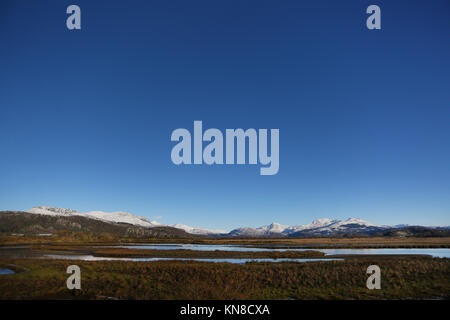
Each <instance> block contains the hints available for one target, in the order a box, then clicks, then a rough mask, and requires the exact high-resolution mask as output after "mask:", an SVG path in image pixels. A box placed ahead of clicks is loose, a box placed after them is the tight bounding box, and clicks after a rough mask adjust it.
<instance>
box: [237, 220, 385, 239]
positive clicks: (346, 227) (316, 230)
mask: <svg viewBox="0 0 450 320" xmlns="http://www.w3.org/2000/svg"><path fill="white" fill-rule="evenodd" d="M381 228H382V227H378V226H376V225H374V224H372V223H370V222H367V221H364V220H362V219H357V218H349V219H347V220H345V221H341V220H330V219H327V218H323V219H317V220H314V221H313V222H311V223H309V224H306V225H296V226H283V225H281V224H278V223H271V224H270V225H267V226H262V227H259V228H238V229H234V230H232V231H231V232H230V233H229V234H230V235H233V236H251V237H255V236H269V235H272V236H273V235H276V234H278V235H296V234H297V235H299V234H300V233H303V234H330V233H335V232H350V231H351V232H355V231H365V230H366V231H372V230H375V229H381Z"/></svg>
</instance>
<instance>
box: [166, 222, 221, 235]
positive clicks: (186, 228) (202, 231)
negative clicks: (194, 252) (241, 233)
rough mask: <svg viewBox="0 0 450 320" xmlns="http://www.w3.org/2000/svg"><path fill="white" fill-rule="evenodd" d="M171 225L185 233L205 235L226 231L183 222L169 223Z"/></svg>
mask: <svg viewBox="0 0 450 320" xmlns="http://www.w3.org/2000/svg"><path fill="white" fill-rule="evenodd" d="M170 226H171V227H174V228H177V229H182V230H184V231H186V232H187V233H191V234H201V235H207V234H225V233H227V231H224V230H217V229H204V228H196V227H190V226H187V225H185V224H180V223H177V224H171V225H170Z"/></svg>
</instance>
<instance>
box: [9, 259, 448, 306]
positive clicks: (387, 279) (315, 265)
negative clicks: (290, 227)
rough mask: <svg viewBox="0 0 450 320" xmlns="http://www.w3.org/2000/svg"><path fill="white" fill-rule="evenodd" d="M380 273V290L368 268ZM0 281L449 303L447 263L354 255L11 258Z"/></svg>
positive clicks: (90, 295) (55, 291)
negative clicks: (224, 259) (223, 259)
mask: <svg viewBox="0 0 450 320" xmlns="http://www.w3.org/2000/svg"><path fill="white" fill-rule="evenodd" d="M71 264H77V265H79V266H80V268H81V275H82V289H81V290H75V291H70V290H68V289H67V288H66V279H67V277H68V276H69V275H68V274H67V273H66V268H67V267H68V266H69V265H71ZM371 264H377V265H379V266H380V268H381V272H382V277H381V279H382V280H381V286H382V289H381V290H368V289H367V288H366V280H367V277H368V276H367V275H366V269H367V267H368V266H369V265H371ZM8 265H14V267H13V268H15V269H16V270H17V271H21V270H22V271H25V272H22V273H18V274H13V275H0V298H1V299H72V298H80V299H103V298H106V297H114V298H118V299H435V298H438V299H449V294H450V259H440V258H429V257H428V258H427V257H395V258H393V257H387V256H385V257H359V258H355V259H348V260H346V261H327V262H308V263H291V262H289V263H285V262H282V263H253V262H252V263H247V264H244V265H237V264H228V263H208V262H194V261H192V262H178V261H164V262H161V261H159V262H139V263H136V262H128V261H62V260H36V259H35V260H32V259H15V260H8V261H2V262H1V263H0V267H2V266H3V267H5V266H8Z"/></svg>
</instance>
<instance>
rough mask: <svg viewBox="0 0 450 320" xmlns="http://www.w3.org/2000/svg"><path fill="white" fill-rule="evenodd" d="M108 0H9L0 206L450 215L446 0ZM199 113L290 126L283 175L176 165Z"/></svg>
mask: <svg viewBox="0 0 450 320" xmlns="http://www.w3.org/2000/svg"><path fill="white" fill-rule="evenodd" d="M110 2H111V1H84V0H76V1H9V0H6V1H2V3H1V4H0V39H1V44H0V46H1V47H0V48H1V50H0V152H1V157H0V203H1V206H0V209H1V210H7V209H8V210H9V209H12V210H25V209H28V208H30V207H32V206H37V205H51V206H57V207H65V208H73V209H77V210H80V211H89V210H104V211H117V210H122V211H128V212H131V213H134V214H138V215H143V216H147V217H150V218H151V217H156V216H158V217H159V216H162V218H159V221H160V222H163V223H168V224H169V223H185V224H189V225H195V226H202V227H214V228H222V229H231V228H234V227H238V226H243V225H245V226H260V225H263V224H268V223H270V222H272V221H277V222H279V223H282V224H305V223H308V222H310V221H311V220H313V219H316V218H321V217H330V218H336V219H345V218H348V217H360V218H363V219H366V220H368V221H371V222H373V223H377V224H397V223H409V224H424V225H448V224H450V196H449V195H450V170H449V163H450V142H449V141H450V125H449V123H450V76H449V75H450V42H449V36H450V3H449V2H448V1H447V0H436V1H425V0H423V1H422V0H421V1H398V0H396V1H376V2H372V1H356V0H355V1H331V0H330V1H304V2H303V1H265V0H262V1H261V0H258V1H253V0H252V1H237V0H226V1H225V0H220V1H219V0H214V1H211V0H208V1H206V0H205V1H197V0H193V1H181V0H180V1H178V0H175V1H162V0H161V1H136V0H132V1H117V2H114V3H110ZM70 4H77V5H79V6H80V7H81V11H82V30H80V31H69V30H67V28H66V24H65V20H66V17H67V14H66V13H65V11H66V7H67V6H68V5H70ZM370 4H377V5H379V6H380V7H381V14H382V29H381V30H377V31H369V30H367V28H366V26H365V20H366V17H367V15H366V14H365V9H366V8H367V6H368V5H370ZM194 120H202V121H203V127H204V128H205V129H206V128H219V129H221V130H222V131H223V132H224V131H225V129H226V128H244V129H247V128H267V129H270V128H279V129H280V171H279V173H278V174H277V175H274V176H261V175H259V167H260V166H259V165H245V166H230V165H222V166H217V165H216V166H207V165H201V166H194V165H190V166H186V165H185V166H176V165H174V164H173V163H172V162H171V159H170V151H171V148H172V147H173V145H174V143H173V142H171V141H170V135H171V133H172V131H173V130H174V129H176V128H187V129H189V130H191V132H192V130H193V129H192V128H193V121H194Z"/></svg>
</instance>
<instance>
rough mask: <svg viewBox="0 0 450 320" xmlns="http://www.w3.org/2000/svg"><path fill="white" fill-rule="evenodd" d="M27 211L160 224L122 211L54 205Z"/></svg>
mask: <svg viewBox="0 0 450 320" xmlns="http://www.w3.org/2000/svg"><path fill="white" fill-rule="evenodd" d="M27 212H28V213H35V214H43V215H50V216H82V217H86V218H91V219H96V220H101V221H106V222H114V223H128V224H132V225H135V226H141V227H148V228H151V227H158V226H162V224H161V223H159V222H156V221H149V220H148V219H146V218H144V217H139V216H136V215H134V214H131V213H128V212H122V211H116V212H103V211H89V212H85V213H83V212H78V211H76V210H72V209H63V208H54V207H46V206H40V207H33V208H31V209H29V210H28V211H27Z"/></svg>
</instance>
